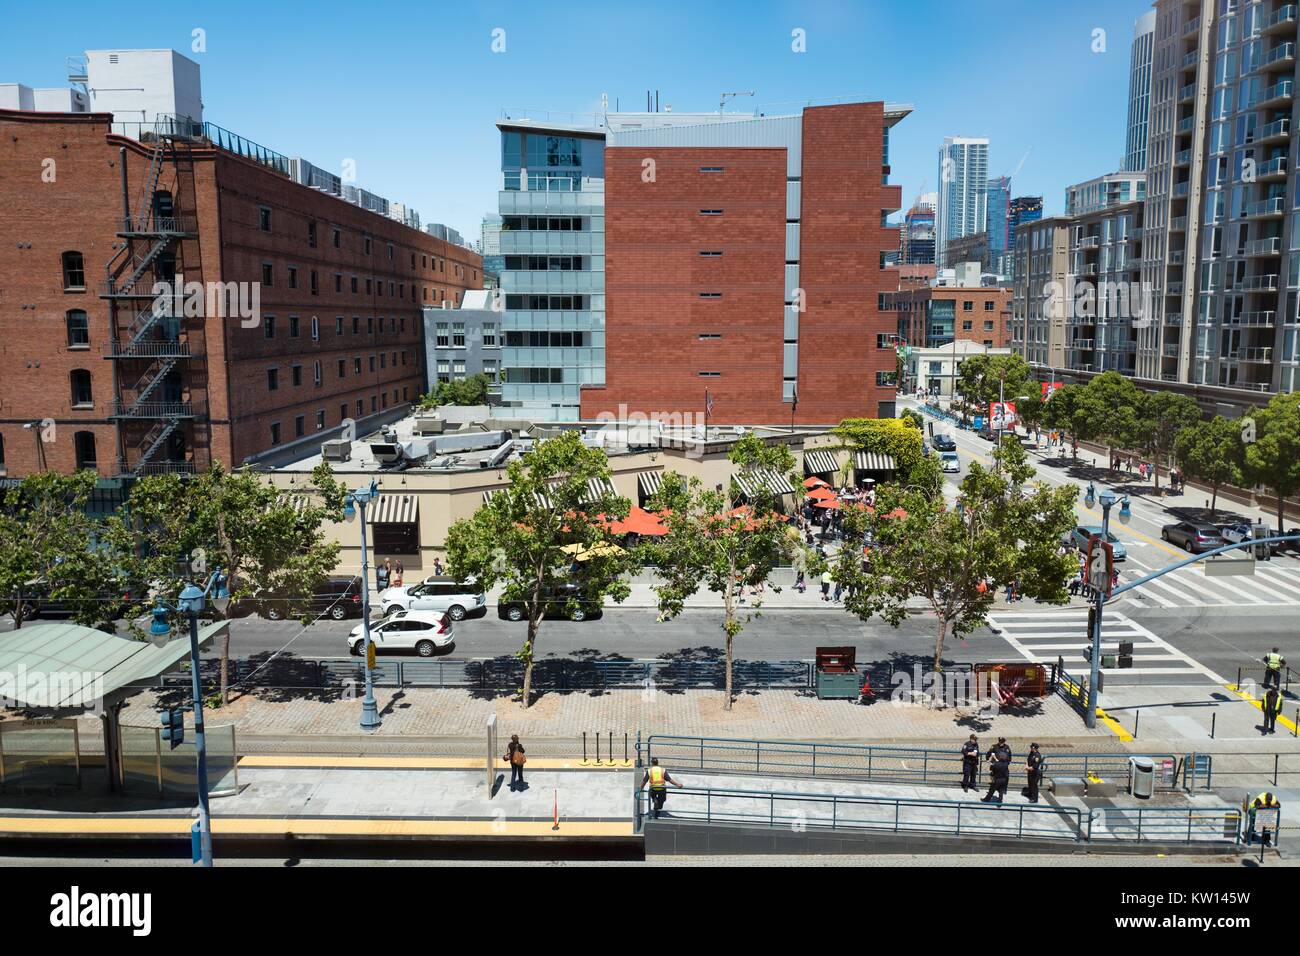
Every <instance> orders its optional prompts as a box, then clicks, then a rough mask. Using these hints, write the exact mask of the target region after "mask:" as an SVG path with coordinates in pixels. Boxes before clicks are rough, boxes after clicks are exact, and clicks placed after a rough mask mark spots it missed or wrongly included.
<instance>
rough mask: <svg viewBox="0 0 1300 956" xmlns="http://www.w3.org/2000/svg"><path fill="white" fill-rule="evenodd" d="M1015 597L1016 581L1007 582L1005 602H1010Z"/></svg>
mask: <svg viewBox="0 0 1300 956" xmlns="http://www.w3.org/2000/svg"><path fill="white" fill-rule="evenodd" d="M1015 599H1016V582H1015V581H1008V582H1007V603H1008V604H1010V603H1012V602H1013V601H1015Z"/></svg>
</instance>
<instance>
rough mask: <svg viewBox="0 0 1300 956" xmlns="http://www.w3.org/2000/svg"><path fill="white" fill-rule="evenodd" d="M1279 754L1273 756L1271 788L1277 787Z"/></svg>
mask: <svg viewBox="0 0 1300 956" xmlns="http://www.w3.org/2000/svg"><path fill="white" fill-rule="evenodd" d="M1279 756H1280V754H1273V786H1275V787H1276V786H1277V759H1278V757H1279Z"/></svg>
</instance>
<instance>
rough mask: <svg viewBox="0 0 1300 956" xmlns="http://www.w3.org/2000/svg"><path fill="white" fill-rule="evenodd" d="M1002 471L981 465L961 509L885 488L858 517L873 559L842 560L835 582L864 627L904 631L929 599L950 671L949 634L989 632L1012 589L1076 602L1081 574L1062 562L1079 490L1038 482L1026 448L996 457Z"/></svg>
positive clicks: (966, 486) (937, 654) (938, 649)
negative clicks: (1003, 595)
mask: <svg viewBox="0 0 1300 956" xmlns="http://www.w3.org/2000/svg"><path fill="white" fill-rule="evenodd" d="M993 454H994V458H995V461H996V463H997V465H998V468H997V469H996V470H986V469H985V468H983V467H982V466H981V465H980V464H979V463H978V462H973V463H972V464H971V466H970V470H969V472H968V473H967V474H966V476H965V477H964V478H963V479H962V482H961V485H960V497H959V499H958V507H957V508H955V509H950V508H948V507H946V506H945V504H944V502H943V499H942V498H941V497H940V496H930V495H926V494H923V493H921V492H919V491H912V490H907V489H902V488H898V487H896V486H885V487H884V488H883V489H882V490H881V492H880V493H879V494H878V496H877V499H876V508H875V509H874V511H868V510H865V509H849V511H848V512H847V513H846V515H845V519H844V520H845V526H846V529H847V531H848V533H849V534H850V535H851V536H852V535H864V534H868V533H869V535H870V539H869V540H870V541H871V544H870V546H869V547H868V548H867V549H866V550H865V554H861V553H858V551H857V550H856V549H854V548H845V549H844V550H842V551H841V552H840V555H839V557H838V559H837V560H836V562H835V566H834V568H833V570H832V574H833V576H834V577H835V579H836V580H838V581H839V582H841V583H842V584H843V585H844V586H845V601H844V604H845V607H846V608H847V609H848V610H849V611H850V612H851V613H853V614H856V615H857V616H858V617H860V618H861V619H862V620H864V621H865V620H868V619H870V618H871V617H873V616H878V617H880V618H881V619H882V620H884V621H886V622H887V623H889V624H891V625H893V626H895V627H897V626H898V625H899V624H901V623H902V622H903V621H904V620H905V619H906V618H907V616H908V602H909V601H911V600H912V599H914V598H923V599H924V600H925V603H926V604H927V605H928V606H929V608H930V610H931V611H932V612H933V614H934V615H935V619H936V622H937V628H936V632H937V633H936V636H935V644H934V666H935V669H936V670H937V669H940V668H941V667H942V663H943V648H944V643H945V641H946V639H947V637H948V635H949V634H956V635H958V636H962V635H965V634H969V633H971V632H972V631H973V630H975V628H977V627H979V626H980V625H982V624H984V623H985V621H986V620H987V616H988V611H989V609H990V608H991V607H992V605H993V601H994V598H995V596H996V593H997V591H998V589H999V588H1001V587H1004V586H1005V585H1006V584H1007V583H1009V582H1015V583H1016V589H1017V591H1018V592H1019V593H1020V594H1023V595H1024V596H1025V597H1029V598H1035V599H1038V600H1041V601H1046V602H1049V603H1053V604H1063V603H1065V602H1066V601H1068V600H1069V598H1068V595H1067V593H1066V590H1065V585H1066V582H1067V580H1068V579H1069V576H1070V574H1071V572H1072V571H1074V570H1075V568H1076V567H1077V564H1076V559H1075V558H1074V556H1073V555H1065V556H1061V555H1058V554H1057V548H1058V545H1059V543H1060V540H1061V538H1062V536H1063V535H1064V534H1065V533H1066V532H1067V531H1069V529H1070V528H1071V527H1072V526H1073V525H1074V523H1075V513H1074V501H1075V498H1076V497H1077V494H1078V491H1077V489H1075V488H1074V487H1061V488H1052V487H1050V486H1048V485H1047V484H1046V483H1041V482H1040V483H1034V484H1032V485H1031V484H1029V482H1030V479H1031V478H1032V476H1033V473H1034V472H1033V468H1032V467H1031V466H1029V465H1028V464H1027V462H1026V460H1025V453H1024V450H1023V449H1022V448H1021V447H1020V445H1019V443H1017V442H1006V443H1003V445H1002V447H1001V448H999V449H997V450H995V451H994V453H993Z"/></svg>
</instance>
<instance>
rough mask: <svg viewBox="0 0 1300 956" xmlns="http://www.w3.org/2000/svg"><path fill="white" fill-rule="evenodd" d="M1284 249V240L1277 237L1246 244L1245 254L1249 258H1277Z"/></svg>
mask: <svg viewBox="0 0 1300 956" xmlns="http://www.w3.org/2000/svg"><path fill="white" fill-rule="evenodd" d="M1281 248H1282V240H1281V239H1280V238H1278V237H1277V236H1270V237H1268V238H1266V239H1255V240H1253V241H1251V242H1248V243H1246V249H1245V253H1246V255H1247V256H1275V255H1277V254H1278V253H1279V252H1280V251H1281Z"/></svg>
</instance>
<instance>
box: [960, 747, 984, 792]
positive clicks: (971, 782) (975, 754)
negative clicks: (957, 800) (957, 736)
mask: <svg viewBox="0 0 1300 956" xmlns="http://www.w3.org/2000/svg"><path fill="white" fill-rule="evenodd" d="M979 769H980V742H979V740H978V739H977V738H976V736H975V735H974V734H971V735H970V740H968V741H966V742H965V743H964V744H962V745H961V789H962V792H963V793H965V792H966V791H967V790H976V789H978V788H979V784H978V783H976V781H975V778H976V777H977V776H978V775H979Z"/></svg>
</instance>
